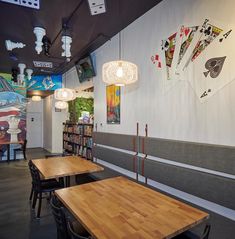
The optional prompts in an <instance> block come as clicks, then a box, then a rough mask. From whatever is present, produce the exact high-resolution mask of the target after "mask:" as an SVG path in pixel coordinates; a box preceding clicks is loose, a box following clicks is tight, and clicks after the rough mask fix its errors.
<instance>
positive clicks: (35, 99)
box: [32, 95, 42, 101]
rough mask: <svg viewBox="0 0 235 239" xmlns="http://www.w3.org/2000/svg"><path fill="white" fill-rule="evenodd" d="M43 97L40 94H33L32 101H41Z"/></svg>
mask: <svg viewBox="0 0 235 239" xmlns="http://www.w3.org/2000/svg"><path fill="white" fill-rule="evenodd" d="M41 99H42V97H41V96H40V95H33V96H32V101H41Z"/></svg>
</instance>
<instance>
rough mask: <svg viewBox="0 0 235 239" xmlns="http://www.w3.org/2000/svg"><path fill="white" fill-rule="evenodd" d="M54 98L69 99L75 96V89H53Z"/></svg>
mask: <svg viewBox="0 0 235 239" xmlns="http://www.w3.org/2000/svg"><path fill="white" fill-rule="evenodd" d="M54 95H55V99H56V100H60V101H70V100H74V99H75V98H74V97H75V90H73V89H69V88H61V89H57V90H55V93H54Z"/></svg>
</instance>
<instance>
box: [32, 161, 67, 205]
mask: <svg viewBox="0 0 235 239" xmlns="http://www.w3.org/2000/svg"><path fill="white" fill-rule="evenodd" d="M28 166H29V171H30V173H31V167H34V165H33V163H32V160H29V163H28ZM31 176H32V174H31ZM59 182H60V181H59ZM31 183H32V186H31V191H30V196H29V201H31V200H32V198H33V180H32V182H31ZM41 183H42V184H43V185H46V184H52V185H55V184H56V183H58V182H57V180H56V179H55V178H53V179H41ZM60 183H61V185H64V184H63V181H62V182H60Z"/></svg>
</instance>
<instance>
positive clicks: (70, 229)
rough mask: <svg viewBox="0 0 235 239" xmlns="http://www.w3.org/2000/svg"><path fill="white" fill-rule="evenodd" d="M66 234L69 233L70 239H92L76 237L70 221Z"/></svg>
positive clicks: (89, 238)
mask: <svg viewBox="0 0 235 239" xmlns="http://www.w3.org/2000/svg"><path fill="white" fill-rule="evenodd" d="M68 232H69V236H70V238H71V239H92V237H90V236H89V237H84V236H81V235H78V234H77V233H76V232H75V231H74V228H73V224H72V223H71V221H70V220H68Z"/></svg>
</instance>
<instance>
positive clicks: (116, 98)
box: [106, 85, 121, 124]
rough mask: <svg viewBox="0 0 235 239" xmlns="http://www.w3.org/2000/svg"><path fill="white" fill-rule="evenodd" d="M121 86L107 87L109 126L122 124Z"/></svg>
mask: <svg viewBox="0 0 235 239" xmlns="http://www.w3.org/2000/svg"><path fill="white" fill-rule="evenodd" d="M120 90H121V88H120V86H116V85H109V86H106V100H107V124H120V92H121V91H120Z"/></svg>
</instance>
